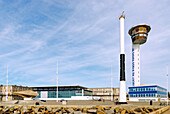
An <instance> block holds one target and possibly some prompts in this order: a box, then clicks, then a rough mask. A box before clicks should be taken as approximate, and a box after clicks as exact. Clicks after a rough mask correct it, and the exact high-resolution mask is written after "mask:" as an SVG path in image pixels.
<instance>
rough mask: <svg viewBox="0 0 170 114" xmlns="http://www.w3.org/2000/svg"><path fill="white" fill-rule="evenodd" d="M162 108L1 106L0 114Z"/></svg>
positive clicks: (108, 113) (106, 113)
mask: <svg viewBox="0 0 170 114" xmlns="http://www.w3.org/2000/svg"><path fill="white" fill-rule="evenodd" d="M158 109H160V107H130V106H126V107H121V106H92V107H78V106H77V107H65V106H61V107H57V106H36V105H35V106H22V105H15V106H6V105H1V106H0V114H126V113H129V114H135V113H138V114H146V113H150V112H154V111H157V110H158Z"/></svg>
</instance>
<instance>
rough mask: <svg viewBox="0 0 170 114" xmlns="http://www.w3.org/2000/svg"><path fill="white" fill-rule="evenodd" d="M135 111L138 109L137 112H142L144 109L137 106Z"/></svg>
mask: <svg viewBox="0 0 170 114" xmlns="http://www.w3.org/2000/svg"><path fill="white" fill-rule="evenodd" d="M134 111H136V112H142V111H143V110H142V108H135V110H134Z"/></svg>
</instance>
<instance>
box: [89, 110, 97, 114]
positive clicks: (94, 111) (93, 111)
mask: <svg viewBox="0 0 170 114" xmlns="http://www.w3.org/2000/svg"><path fill="white" fill-rule="evenodd" d="M87 112H88V113H97V109H90V110H87Z"/></svg>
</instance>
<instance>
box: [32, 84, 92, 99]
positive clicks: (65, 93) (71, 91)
mask: <svg viewBox="0 0 170 114" xmlns="http://www.w3.org/2000/svg"><path fill="white" fill-rule="evenodd" d="M33 90H34V91H36V92H37V93H38V94H39V96H37V97H36V98H41V93H42V92H43V91H46V92H47V98H57V96H56V93H57V91H56V87H35V88H34V89H33ZM82 90H83V93H84V96H92V91H90V90H87V89H86V88H84V87H81V86H64V87H59V88H58V98H71V96H82Z"/></svg>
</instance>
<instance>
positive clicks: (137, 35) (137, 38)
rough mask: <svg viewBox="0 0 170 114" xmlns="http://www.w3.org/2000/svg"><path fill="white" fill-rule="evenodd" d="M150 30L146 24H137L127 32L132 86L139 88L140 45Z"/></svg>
mask: <svg viewBox="0 0 170 114" xmlns="http://www.w3.org/2000/svg"><path fill="white" fill-rule="evenodd" d="M150 30H151V27H150V26H149V25H147V24H139V25H136V26H133V27H132V28H131V29H130V30H129V35H130V36H131V39H132V86H140V45H141V44H144V43H145V42H146V40H147V36H148V32H149V31H150Z"/></svg>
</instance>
